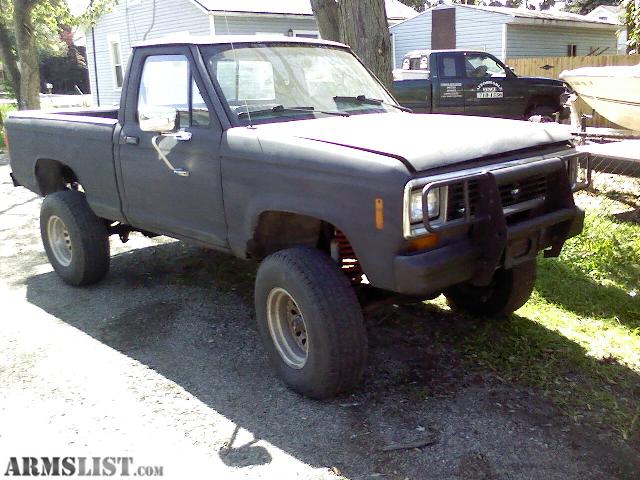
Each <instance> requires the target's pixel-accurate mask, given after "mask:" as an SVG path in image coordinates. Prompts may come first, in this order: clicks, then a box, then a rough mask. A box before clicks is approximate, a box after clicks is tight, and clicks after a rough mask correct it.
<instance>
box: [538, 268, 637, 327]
mask: <svg viewBox="0 0 640 480" xmlns="http://www.w3.org/2000/svg"><path fill="white" fill-rule="evenodd" d="M627 267H630V268H632V269H635V270H637V269H638V266H637V265H630V266H629V265H628V266H627ZM541 268H542V269H544V270H546V271H547V272H548V274H546V275H539V276H538V280H537V283H536V289H537V291H538V293H540V295H542V296H543V297H544V298H545V299H547V300H548V301H549V302H550V303H554V304H556V305H561V306H562V307H563V308H564V309H566V310H569V311H571V312H574V313H576V314H578V315H580V316H582V317H591V318H601V319H603V320H609V321H615V322H616V323H617V324H622V325H625V326H626V327H628V328H629V329H631V330H634V329H636V328H640V296H639V295H636V296H632V295H630V292H629V291H626V290H623V289H622V288H618V287H616V286H613V285H601V284H599V283H597V282H595V281H593V280H592V279H590V278H589V277H588V276H586V275H585V274H584V273H583V272H582V271H580V270H579V269H578V268H572V267H571V266H569V265H567V264H563V263H560V262H558V261H554V260H552V261H549V262H548V263H546V264H543V265H541ZM624 269H625V266H624V265H621V266H620V270H621V271H622V270H624ZM567 285H571V288H567ZM569 292H570V293H571V294H570V295H569V294H568V293H569Z"/></svg>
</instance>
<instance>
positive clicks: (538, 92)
mask: <svg viewBox="0 0 640 480" xmlns="http://www.w3.org/2000/svg"><path fill="white" fill-rule="evenodd" d="M393 94H394V96H395V98H396V99H397V100H398V102H400V104H401V105H403V106H405V107H407V108H410V109H412V110H413V111H414V112H415V113H447V114H460V115H476V116H483V117H499V118H513V119H516V120H536V121H541V122H552V121H555V120H556V114H557V113H559V114H560V115H561V117H562V118H564V117H565V116H566V115H567V111H566V110H565V108H564V104H565V101H566V99H567V87H566V85H565V84H564V83H563V82H561V81H559V80H552V79H549V78H533V77H519V76H517V75H516V74H515V73H514V72H513V71H512V70H511V69H510V68H509V67H507V66H506V65H504V64H503V63H502V62H501V61H500V60H498V59H497V58H496V57H494V56H493V55H491V54H489V53H486V52H475V51H463V50H419V51H413V52H409V53H408V54H407V55H405V57H404V60H403V63H402V69H399V70H395V71H394V82H393Z"/></svg>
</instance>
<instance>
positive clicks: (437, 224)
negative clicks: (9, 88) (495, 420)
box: [6, 36, 589, 398]
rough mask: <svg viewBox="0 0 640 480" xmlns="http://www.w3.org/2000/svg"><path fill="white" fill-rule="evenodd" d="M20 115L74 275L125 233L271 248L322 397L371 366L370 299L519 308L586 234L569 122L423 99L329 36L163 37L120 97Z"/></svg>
mask: <svg viewBox="0 0 640 480" xmlns="http://www.w3.org/2000/svg"><path fill="white" fill-rule="evenodd" d="M6 127H7V133H8V139H9V146H10V158H11V168H12V177H13V179H14V183H15V185H23V186H25V187H26V188H28V189H30V190H32V191H34V192H37V193H39V194H41V195H43V196H44V197H45V198H44V201H43V203H42V209H41V220H40V229H41V235H42V239H43V244H44V249H45V251H46V253H47V255H48V257H49V260H50V262H51V264H52V265H53V268H54V269H55V271H56V272H57V273H58V274H59V275H60V276H61V277H62V279H63V280H64V281H66V282H67V283H70V284H72V285H77V286H82V285H88V284H91V283H95V282H98V281H99V280H101V279H102V278H103V277H104V276H105V275H106V274H107V273H108V269H109V261H110V260H109V259H110V253H109V252H110V242H109V237H110V236H111V235H114V236H119V237H120V238H121V239H122V240H123V241H124V240H126V239H127V238H128V235H129V233H130V232H140V233H142V234H144V235H158V234H161V235H168V236H171V237H174V238H178V239H181V240H184V241H187V242H192V243H195V244H198V245H202V246H205V247H208V248H212V249H216V250H219V251H223V252H227V253H230V254H233V255H235V256H237V257H240V258H242V259H252V260H255V261H260V262H262V263H261V265H260V267H259V269H258V273H257V278H256V283H255V308H256V319H257V323H258V330H259V332H260V334H261V336H262V338H263V341H264V344H265V348H266V350H267V351H268V353H269V355H270V357H271V359H272V361H273V364H274V365H275V367H276V369H277V371H278V372H279V374H280V375H281V376H282V378H283V379H284V380H285V381H286V382H287V384H288V385H289V386H291V387H292V388H293V389H295V390H296V391H298V392H301V393H303V394H305V395H309V396H311V397H314V398H325V397H328V396H331V395H334V394H336V393H339V392H345V391H348V390H349V389H352V388H354V387H355V386H356V385H357V383H358V381H359V380H360V378H361V376H362V373H363V370H364V368H365V365H366V357H367V336H366V329H365V326H364V321H363V314H362V308H361V306H362V304H363V303H367V304H370V302H372V301H380V300H385V299H386V300H389V299H390V298H389V296H391V295H394V297H392V300H393V301H401V300H402V299H404V300H411V301H422V300H425V299H428V298H434V297H435V296H437V295H440V294H441V293H443V292H444V293H445V295H446V296H447V298H448V300H449V302H450V304H451V306H452V307H453V308H457V309H460V310H462V311H466V312H470V313H471V314H475V315H505V314H509V313H511V312H513V311H514V310H516V309H517V308H519V307H520V306H521V305H523V304H524V303H525V302H526V301H527V299H528V298H529V296H530V294H531V291H532V289H533V284H534V280H535V271H536V256H537V254H538V253H539V252H541V251H544V252H545V254H546V255H551V256H554V255H558V254H559V252H560V249H561V248H562V246H563V244H564V241H565V240H566V239H567V238H568V237H570V236H573V235H576V234H577V233H579V232H580V231H581V229H582V220H583V216H584V215H583V213H582V212H581V210H579V209H578V208H577V207H576V206H575V204H574V201H573V195H572V190H575V189H577V188H580V187H581V186H585V182H586V181H587V180H588V170H589V167H588V160H587V159H586V158H585V157H584V154H580V153H578V152H576V150H575V149H574V148H573V145H572V144H571V141H570V138H571V137H570V135H569V134H568V133H567V131H566V130H565V129H564V128H563V127H562V126H561V125H554V124H549V125H547V124H534V123H530V122H517V121H513V120H504V119H496V118H488V119H478V118H475V117H455V116H452V115H413V114H411V113H407V112H406V111H404V109H402V108H401V107H400V106H399V105H398V104H397V103H396V101H395V100H394V99H393V97H392V96H391V95H390V94H389V93H388V92H387V90H386V89H385V88H384V87H383V86H382V85H381V84H380V83H379V82H378V81H377V80H376V79H375V77H374V76H373V75H371V73H370V72H369V71H368V70H367V69H366V67H365V66H364V65H363V64H362V63H361V62H360V61H359V60H358V59H357V58H356V57H355V56H354V55H353V54H352V52H351V51H350V50H349V48H348V47H346V46H344V45H341V44H337V43H332V42H325V41H321V40H305V39H281V40H279V39H274V38H269V37H260V36H252V37H232V36H220V37H206V38H202V39H196V38H191V37H188V38H186V39H184V41H182V42H180V41H176V40H175V39H174V40H173V41H171V42H169V41H162V40H158V41H151V42H148V43H145V44H141V45H138V46H136V47H135V48H134V51H133V54H132V55H131V60H130V63H129V66H128V68H127V76H126V78H125V82H124V86H123V88H122V100H121V103H120V108H113V109H86V110H79V111H67V112H56V113H47V112H40V111H27V112H18V113H15V114H13V115H11V116H10V117H9V118H8V119H7V121H6ZM417 139H420V141H418V140H417ZM132 258H133V257H132Z"/></svg>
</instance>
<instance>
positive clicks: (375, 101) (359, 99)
mask: <svg viewBox="0 0 640 480" xmlns="http://www.w3.org/2000/svg"><path fill="white" fill-rule="evenodd" d="M333 100H334V101H336V102H353V103H363V104H365V105H384V106H386V107H393V108H397V109H398V110H402V111H403V112H407V113H413V110H411V109H410V108H407V107H403V106H400V105H396V104H395V103H389V102H385V101H384V100H380V99H379V98H368V97H366V96H365V95H358V96H353V97H341V96H337V97H333Z"/></svg>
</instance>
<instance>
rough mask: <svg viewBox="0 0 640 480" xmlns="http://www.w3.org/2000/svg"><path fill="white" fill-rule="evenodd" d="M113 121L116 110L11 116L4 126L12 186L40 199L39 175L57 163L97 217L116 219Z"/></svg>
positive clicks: (116, 189) (28, 113) (16, 113)
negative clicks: (77, 185)
mask: <svg viewBox="0 0 640 480" xmlns="http://www.w3.org/2000/svg"><path fill="white" fill-rule="evenodd" d="M117 117H118V110H117V109H116V108H94V109H87V108H82V109H69V110H61V111H58V110H56V111H55V112H46V111H22V112H15V113H12V114H11V115H10V116H9V117H8V118H7V120H6V122H5V126H6V130H7V134H8V139H9V142H10V143H9V150H10V162H11V169H12V171H13V177H14V179H15V181H17V182H18V183H19V184H21V185H23V186H24V187H26V188H28V189H29V190H32V191H33V192H36V193H38V194H41V195H44V194H46V193H47V192H46V191H44V190H45V187H44V183H43V182H44V181H45V180H44V177H43V172H46V171H47V169H50V168H55V165H56V162H60V163H62V164H64V165H68V166H69V167H70V168H71V169H72V170H73V171H74V172H75V173H76V175H77V176H78V182H79V183H80V184H81V185H82V186H83V188H84V190H85V191H86V192H87V200H88V202H89V204H90V205H91V207H92V209H93V210H94V212H95V213H96V214H97V215H98V216H100V217H103V218H107V219H110V220H121V219H122V213H121V210H122V209H121V205H120V199H119V195H118V187H117V180H116V169H115V162H114V134H115V133H116V127H117V124H118V120H117Z"/></svg>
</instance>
